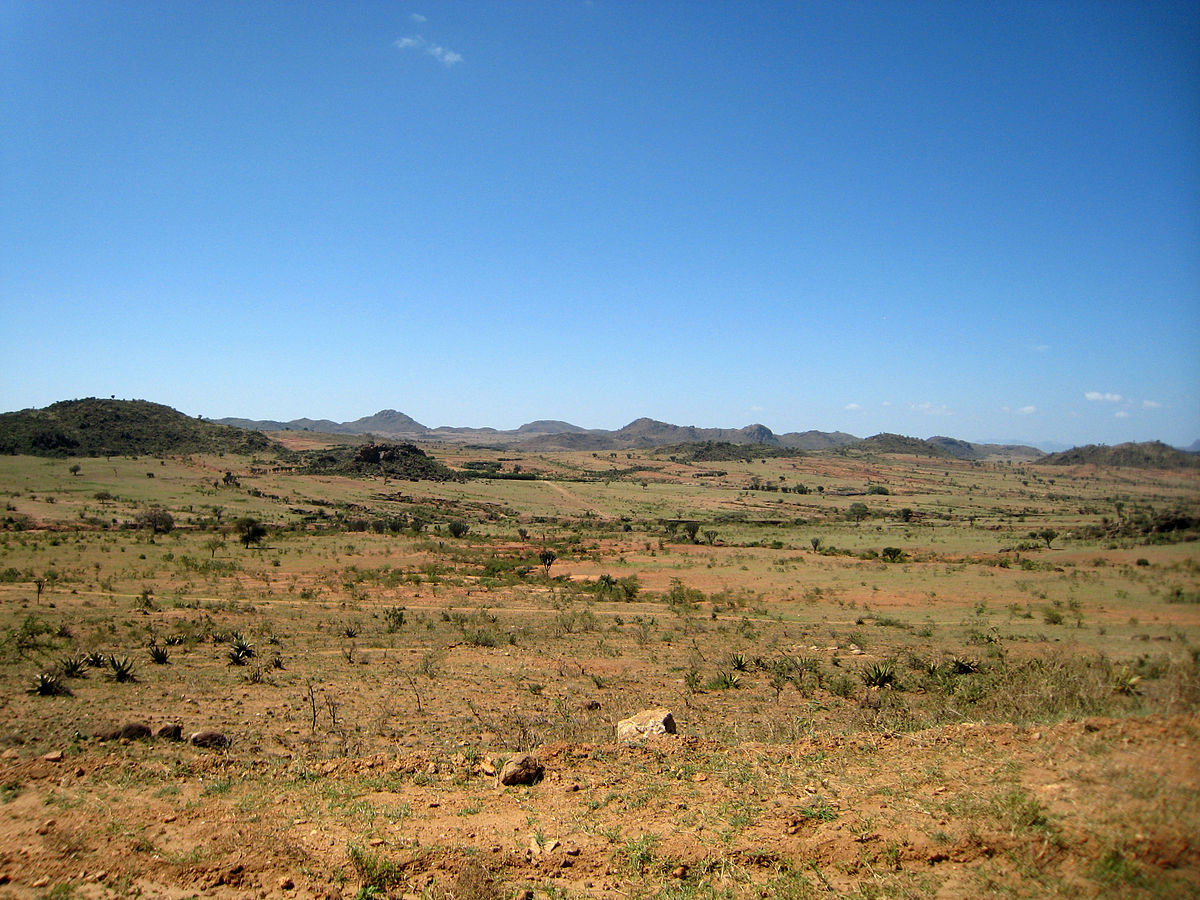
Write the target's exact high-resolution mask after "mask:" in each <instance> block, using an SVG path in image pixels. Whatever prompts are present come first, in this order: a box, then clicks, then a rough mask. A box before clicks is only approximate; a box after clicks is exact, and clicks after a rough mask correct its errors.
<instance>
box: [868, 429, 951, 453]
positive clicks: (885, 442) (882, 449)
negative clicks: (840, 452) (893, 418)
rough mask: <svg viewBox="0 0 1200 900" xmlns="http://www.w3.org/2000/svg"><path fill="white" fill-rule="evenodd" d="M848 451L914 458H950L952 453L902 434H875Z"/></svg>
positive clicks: (928, 442)
mask: <svg viewBox="0 0 1200 900" xmlns="http://www.w3.org/2000/svg"><path fill="white" fill-rule="evenodd" d="M846 449H847V450H864V451H867V452H869V453H903V454H906V455H913V456H940V457H946V458H949V457H950V456H951V454H950V452H949V451H948V450H946V449H945V448H943V447H939V446H938V445H937V444H934V443H931V442H930V441H923V440H921V439H920V438H915V437H907V436H906V435H902V434H888V433H886V432H885V433H883V434H874V435H871V437H869V438H863V439H862V440H861V441H857V442H855V443H853V444H847V445H846Z"/></svg>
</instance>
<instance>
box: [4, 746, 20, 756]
mask: <svg viewBox="0 0 1200 900" xmlns="http://www.w3.org/2000/svg"><path fill="white" fill-rule="evenodd" d="M20 758H21V754H20V753H18V752H17V751H16V750H14V749H13V748H12V747H9V748H8V749H7V750H5V751H4V752H3V753H0V759H20Z"/></svg>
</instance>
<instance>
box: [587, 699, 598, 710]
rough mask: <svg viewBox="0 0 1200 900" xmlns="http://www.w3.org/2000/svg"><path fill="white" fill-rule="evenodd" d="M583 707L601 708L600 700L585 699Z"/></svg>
mask: <svg viewBox="0 0 1200 900" xmlns="http://www.w3.org/2000/svg"><path fill="white" fill-rule="evenodd" d="M583 708H584V709H599V708H600V701H599V700H585V701H583Z"/></svg>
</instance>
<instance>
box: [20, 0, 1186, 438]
mask: <svg viewBox="0 0 1200 900" xmlns="http://www.w3.org/2000/svg"><path fill="white" fill-rule="evenodd" d="M1198 47H1200V6H1197V5H1196V4H1195V3H1192V2H1187V3H1170V2H1126V3H1122V2H1087V3H1066V2H1029V3H1024V2H1021V3H991V2H989V3H966V2H963V3H943V2H938V3H921V2H895V3H882V2H881V3H860V2H829V3H823V2H821V3H818V2H803V3H786V2H771V3H758V2H749V0H748V2H738V3H729V2H722V3H677V2H663V3H643V2H612V0H594V2H574V0H560V2H536V0H525V2H471V3H464V2H455V3H449V2H411V3H410V2H399V0H396V2H356V3H335V2H322V3H308V2H304V3H301V2H295V3H278V2H219V0H206V2H187V0H175V2H170V3H161V2H143V3H133V2H104V0H87V2H55V3H46V2H41V0H38V2H26V0H7V2H6V3H4V4H0V78H2V79H3V83H4V85H5V88H4V90H3V92H0V329H2V334H3V338H2V339H3V348H4V357H5V364H4V366H3V368H2V370H0V371H2V374H0V409H3V410H12V409H21V408H25V407H30V406H44V405H46V404H48V403H51V402H54V401H56V400H61V399H70V398H75V397H85V396H109V395H115V396H118V397H127V398H134V397H136V398H143V399H149V400H155V401H157V402H161V403H166V404H169V405H171V406H174V407H176V408H178V409H180V410H182V411H183V412H186V413H189V414H192V415H205V416H209V417H221V416H247V417H253V418H266V417H270V418H283V419H289V418H295V417H300V416H311V417H328V418H332V419H337V420H344V419H353V418H358V417H360V416H363V415H369V414H371V413H373V412H375V411H376V410H379V409H382V408H395V409H400V410H402V411H404V412H406V413H408V414H409V415H411V416H413V417H414V418H416V419H417V420H419V421H421V422H423V423H425V424H427V425H431V426H434V425H491V426H493V427H497V428H512V427H516V426H518V425H520V424H522V423H523V422H526V421H529V420H531V419H535V418H561V419H566V420H568V421H571V422H574V423H576V424H579V425H584V426H588V427H603V428H616V427H620V426H621V425H623V424H625V423H627V422H628V421H630V420H632V419H634V418H636V417H638V416H643V415H645V416H651V417H653V418H658V419H663V420H666V421H670V422H675V423H677V424H695V425H704V426H714V425H718V426H726V427H739V426H741V425H746V424H749V423H752V422H762V423H764V424H766V425H767V426H769V427H770V428H772V429H774V430H775V431H777V432H784V431H793V430H807V429H809V428H817V429H821V430H826V431H830V430H843V431H849V432H851V433H854V434H858V435H863V436H865V435H869V434H874V433H876V432H879V431H895V432H900V433H904V434H910V435H915V436H918V437H926V436H929V435H932V434H948V435H952V436H955V437H960V438H965V439H968V440H994V439H1005V440H1008V439H1020V440H1024V441H1037V442H1043V443H1046V442H1055V443H1062V444H1082V443H1090V442H1103V443H1118V442H1121V441H1126V440H1149V439H1162V440H1165V441H1168V442H1170V443H1175V444H1190V443H1191V442H1192V441H1194V440H1196V439H1197V438H1200V51H1198V50H1197V48H1198Z"/></svg>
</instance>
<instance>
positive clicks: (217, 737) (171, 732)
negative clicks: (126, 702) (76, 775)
mask: <svg viewBox="0 0 1200 900" xmlns="http://www.w3.org/2000/svg"><path fill="white" fill-rule="evenodd" d="M95 738H96V739H97V740H100V741H145V740H150V739H151V738H157V739H158V740H164V741H182V740H183V726H182V725H180V724H179V723H172V724H168V725H160V726H159V727H158V728H155V729H151V728H150V726H149V725H147V724H145V723H144V722H126V723H125V724H124V725H121V726H119V727H114V728H106V729H101V730H100V731H97V732H96V734H95ZM188 742H189V743H190V744H192V746H194V747H204V748H206V749H210V750H224V749H225V748H226V747H228V746H229V745H230V743H232V742H231V741H230V739H229V736H228V735H227V734H225V733H224V732H221V731H215V730H213V729H211V728H206V729H203V730H201V731H194V732H192V734H191V735H190V736H189V737H188Z"/></svg>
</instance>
